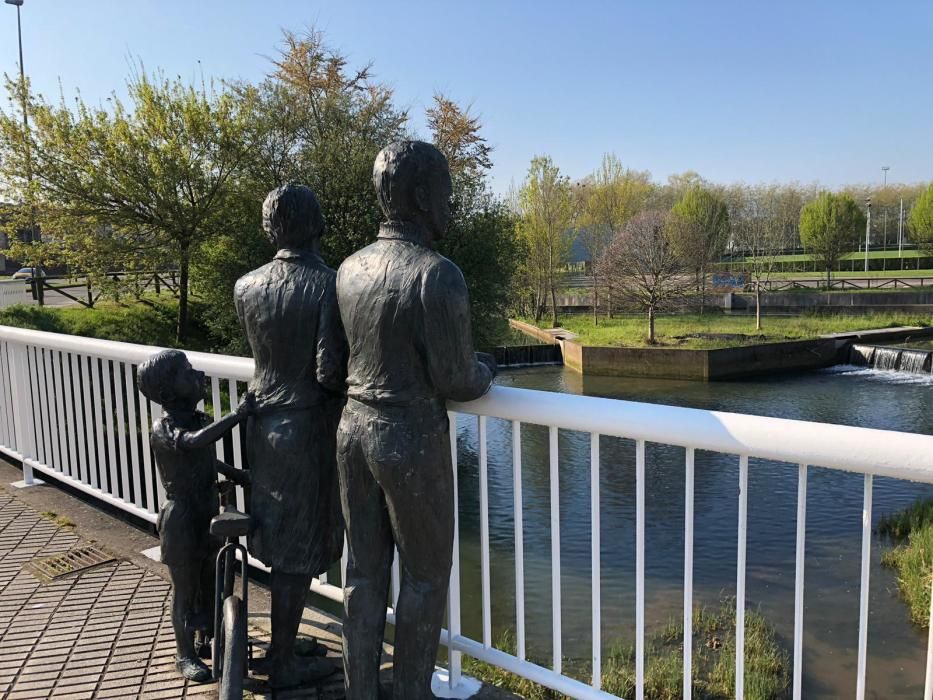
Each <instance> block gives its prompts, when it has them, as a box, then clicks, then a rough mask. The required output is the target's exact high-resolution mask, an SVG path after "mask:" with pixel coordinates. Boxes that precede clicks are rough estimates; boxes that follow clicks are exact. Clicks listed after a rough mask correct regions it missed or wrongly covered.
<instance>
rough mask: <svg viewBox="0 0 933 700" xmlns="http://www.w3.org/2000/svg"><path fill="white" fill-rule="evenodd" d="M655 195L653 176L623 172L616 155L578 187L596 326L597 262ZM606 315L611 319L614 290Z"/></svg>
mask: <svg viewBox="0 0 933 700" xmlns="http://www.w3.org/2000/svg"><path fill="white" fill-rule="evenodd" d="M651 191H652V185H651V179H650V175H649V174H648V173H646V172H637V171H633V170H627V169H625V168H623V167H622V162H621V161H620V160H619V158H618V157H617V156H616V155H615V154H613V153H607V154H606V155H604V156H603V161H602V164H601V165H600V167H599V169H598V170H596V172H594V173H593V174H592V176H590V177H589V178H587V179H586V180H585V181H583V182H582V183H580V184H579V186H578V187H577V193H578V195H579V197H580V199H581V200H582V201H581V203H580V205H579V209H580V217H581V220H580V225H581V226H580V228H579V229H578V231H577V239H578V240H579V241H580V242H581V243H582V245H583V247H584V248H585V249H586V252H587V253H588V254H589V257H590V261H591V267H590V276H591V277H592V280H593V324H594V325H598V323H599V319H598V316H597V307H598V306H599V279H600V275H599V269H598V266H597V265H596V261H597V260H599V259H600V258H601V257H602V255H603V253H604V252H605V250H606V247H607V246H608V245H609V242H610V241H611V240H612V237H613V235H614V234H615V233H617V232H618V231H620V230H621V229H622V226H623V224H625V222H626V221H628V220H629V219H630V218H631V217H632V216H634V215H635V214H636V213H638V212H639V211H641V210H642V209H643V208H644V206H645V203H646V202H647V200H648V196H649V195H650V193H651ZM606 312H607V315H608V316H609V317H610V318H611V317H612V297H611V289H610V297H609V303H608V304H607V311H606Z"/></svg>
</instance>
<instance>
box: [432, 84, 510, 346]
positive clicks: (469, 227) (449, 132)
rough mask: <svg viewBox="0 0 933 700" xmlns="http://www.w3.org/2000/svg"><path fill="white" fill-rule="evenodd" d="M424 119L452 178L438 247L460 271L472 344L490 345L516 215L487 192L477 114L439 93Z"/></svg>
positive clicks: (504, 298) (505, 297)
mask: <svg viewBox="0 0 933 700" xmlns="http://www.w3.org/2000/svg"><path fill="white" fill-rule="evenodd" d="M426 117H427V125H428V129H429V130H430V131H431V134H432V138H433V141H434V144H435V145H436V146H437V147H438V150H440V151H441V153H443V154H444V155H445V156H446V158H447V162H448V164H449V165H450V173H451V180H452V182H453V196H452V209H453V213H454V215H453V219H452V220H451V222H450V226H449V227H448V229H447V235H446V236H445V238H444V239H443V240H442V241H440V243H439V244H438V246H437V249H438V251H439V252H440V253H442V254H443V255H445V256H447V257H449V258H450V259H451V260H453V261H454V262H455V263H457V265H459V267H460V269H461V270H462V271H463V276H464V278H465V279H466V283H467V288H468V289H469V291H470V311H471V314H472V327H473V335H474V343H475V344H476V345H477V346H478V347H489V346H491V345H493V344H494V342H495V336H496V331H497V328H498V327H499V326H501V325H502V324H503V323H504V320H505V316H506V313H507V310H508V306H509V301H510V294H511V290H512V279H513V276H514V274H515V270H516V268H517V267H518V264H519V251H520V248H519V245H518V242H517V240H516V239H515V236H514V231H515V219H514V216H513V215H512V213H511V211H510V210H509V208H508V207H507V206H506V204H505V203H504V202H503V201H502V200H501V199H498V198H496V197H495V196H494V195H493V194H492V193H491V192H490V190H489V187H488V183H487V174H488V171H489V169H490V168H491V167H492V160H491V154H492V148H491V147H490V146H489V144H488V143H487V142H486V140H485V139H484V138H483V137H482V135H481V134H480V131H481V129H482V123H481V121H480V119H479V117H477V116H475V115H473V114H471V113H470V110H469V109H463V108H461V107H460V106H459V105H457V104H456V103H455V102H454V101H453V100H451V99H449V98H447V97H445V96H444V95H442V94H435V95H434V103H433V105H432V106H431V107H430V108H429V109H428V110H427V113H426Z"/></svg>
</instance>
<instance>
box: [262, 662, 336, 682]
mask: <svg viewBox="0 0 933 700" xmlns="http://www.w3.org/2000/svg"><path fill="white" fill-rule="evenodd" d="M336 672H337V667H336V666H335V665H334V664H333V663H332V662H330V661H327V660H326V659H323V658H321V657H319V656H311V657H304V658H297V657H294V656H293V657H292V658H291V659H289V660H288V661H287V662H285V663H277V664H275V665H274V666H273V668H272V675H270V676H269V687H270V688H274V689H283V688H296V687H299V686H302V685H311V684H314V683H319V682H320V681H322V680H324V679H325V678H328V677H330V676H332V675H333V674H334V673H336Z"/></svg>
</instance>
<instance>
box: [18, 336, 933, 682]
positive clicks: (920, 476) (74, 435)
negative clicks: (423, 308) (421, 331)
mask: <svg viewBox="0 0 933 700" xmlns="http://www.w3.org/2000/svg"><path fill="white" fill-rule="evenodd" d="M158 349H159V348H154V347H148V346H142V345H132V344H127V343H116V342H110V341H101V340H93V339H88V338H80V337H76V336H67V335H59V334H54V333H44V332H39V331H28V330H22V329H16V328H8V327H2V326H0V452H2V453H5V454H6V455H8V456H10V457H12V458H14V459H17V460H21V461H22V464H23V473H24V480H25V481H27V482H31V481H32V480H33V478H34V476H33V474H34V472H38V473H40V474H43V475H46V476H49V477H52V478H54V479H56V480H58V481H61V482H64V483H66V484H68V485H70V486H72V487H74V488H77V489H79V490H81V491H83V492H84V493H86V494H89V495H91V496H93V497H95V498H97V499H99V500H101V501H103V502H106V503H108V504H110V505H112V506H115V507H117V508H120V509H122V510H124V511H127V512H129V513H132V514H134V515H136V516H138V517H140V518H143V519H145V520H147V521H149V522H155V519H156V513H157V506H158V503H159V501H160V499H161V498H162V495H163V494H162V492H161V487H160V485H159V483H158V479H157V477H156V474H155V470H154V464H153V460H152V456H151V453H150V450H149V444H148V435H149V423H150V420H151V417H153V416H155V415H157V414H158V412H159V410H160V409H159V407H158V406H157V405H155V404H152V403H151V402H148V401H147V400H146V399H145V398H144V397H142V396H141V395H140V394H139V392H138V390H137V389H136V382H135V370H136V367H137V365H138V364H139V363H140V362H142V361H143V360H145V359H146V358H148V357H149V356H150V355H151V354H152V353H153V352H156V351H157V350H158ZM188 357H189V358H190V360H191V362H192V364H193V365H194V366H195V367H196V368H198V369H200V370H203V371H204V372H205V373H206V374H207V375H208V377H209V378H210V385H211V405H212V409H213V412H214V414H215V416H219V415H220V414H221V413H222V412H225V411H228V410H232V409H233V408H235V406H236V405H237V402H238V397H239V396H240V395H241V391H242V389H243V388H244V385H245V382H247V381H248V380H249V379H250V377H251V376H252V371H253V363H252V361H251V360H249V359H245V358H238V357H230V356H223V355H212V354H206V353H196V352H189V353H188ZM449 410H450V412H451V417H452V418H454V419H455V418H456V415H457V414H460V415H466V416H472V418H471V420H476V425H477V431H478V432H477V436H478V466H479V484H480V489H479V497H478V498H479V514H480V572H479V573H480V579H481V600H482V604H481V612H480V614H481V617H482V624H481V630H482V633H481V639H479V640H476V639H471V638H469V637H467V636H465V635H464V634H463V633H462V628H461V592H460V581H461V571H460V565H461V562H460V555H459V552H460V547H459V512H458V513H457V518H458V523H457V527H456V528H455V547H454V560H453V568H452V572H451V584H450V598H449V606H448V629H446V630H444V631H443V633H442V641H443V643H444V644H446V645H447V646H448V647H449V649H450V655H449V667H450V668H449V674H448V678H449V680H448V682H449V683H450V684H451V685H452V686H456V685H458V684H459V683H460V679H461V671H460V665H461V654H463V653H465V654H468V655H470V656H473V657H475V658H477V659H480V660H482V661H485V662H488V663H490V664H494V665H496V666H499V667H501V668H503V669H505V670H508V671H511V672H513V673H516V674H519V675H521V676H524V677H526V678H528V679H530V680H532V681H535V682H538V683H541V684H543V685H546V686H548V687H550V688H552V689H554V690H557V691H559V692H562V693H565V694H567V695H569V696H571V697H574V698H611V697H614V696H611V695H609V694H608V693H606V692H604V691H602V690H600V687H601V673H602V672H601V668H602V663H601V662H602V656H603V654H602V647H601V635H600V630H601V619H600V609H601V596H600V589H601V586H600V584H601V574H600V555H599V552H600V540H599V538H600V508H599V501H600V498H599V485H600V480H599V476H600V466H601V465H600V448H599V438H600V436H614V437H620V438H627V439H630V440H634V441H635V481H636V489H635V505H636V508H635V510H636V513H635V529H636V531H635V551H636V566H635V579H636V580H635V680H636V691H635V697H636V698H637V699H638V700H641V699H642V698H643V697H644V672H645V666H644V656H645V446H646V443H660V444H665V445H674V446H679V447H683V448H686V460H685V472H684V474H685V480H684V488H685V533H684V600H683V604H684V635H685V639H688V640H689V639H691V627H690V626H691V620H692V609H693V528H694V522H693V487H694V480H693V476H694V474H693V472H694V469H693V467H694V456H695V452H696V450H708V451H713V452H719V453H726V454H731V455H735V456H736V459H737V462H738V466H739V477H738V483H737V486H738V494H737V499H738V523H737V526H738V527H737V533H738V538H737V543H736V547H737V564H738V566H737V574H736V679H737V681H736V688H735V696H736V698H740V699H741V698H743V696H744V687H743V678H744V632H745V573H746V572H745V569H746V566H745V564H746V550H745V546H746V532H747V515H748V508H747V503H748V501H747V486H748V460H749V458H750V457H755V458H764V459H771V460H778V461H782V462H789V463H791V464H797V465H799V467H798V489H797V540H796V571H795V583H794V644H793V696H794V698H800V697H801V691H802V660H803V623H804V620H803V592H804V553H805V540H804V535H805V531H806V502H807V473H808V467H809V466H820V467H828V468H832V469H838V470H845V471H849V472H856V473H860V474H863V475H864V487H863V488H864V499H863V518H862V566H861V583H860V586H861V588H860V601H859V603H860V604H859V637H858V665H857V670H856V672H857V691H856V696H857V697H858V698H860V699H861V698H864V696H865V672H866V661H867V634H868V627H867V625H868V582H869V569H870V566H869V565H870V555H871V552H870V548H871V509H872V481H873V477H875V476H883V477H892V478H897V479H907V480H912V481H918V482H926V483H933V437H931V436H926V435H917V434H910V433H898V432H892V431H882V430H872V429H867V428H854V427H845V426H839V425H827V424H822V423H819V424H818V423H808V422H803V421H795V420H784V419H777V418H764V417H758V416H748V415H740V414H733V413H722V412H716V411H704V410H697V409H689V408H676V407H671V406H660V405H654V404H642V403H634V402H628V401H618V400H613V399H601V398H593V397H584V396H573V395H567V394H557V393H550V392H540V391H531V390H525V389H514V388H506V387H493V389H492V390H491V391H490V392H489V393H488V394H487V395H486V396H484V397H483V398H481V399H479V400H477V401H473V402H470V403H466V404H451V405H450V406H449ZM490 418H494V419H502V420H505V421H508V422H510V423H511V426H512V433H511V439H512V455H511V456H512V469H513V475H512V476H513V480H512V483H513V487H514V493H513V503H512V508H513V515H514V516H516V517H514V518H513V520H514V538H515V580H516V588H515V621H516V647H517V649H516V653H515V654H514V655H513V654H510V653H507V652H505V651H503V650H500V649H496V648H495V647H494V645H493V640H492V604H491V590H490V548H489V503H488V499H489V485H488V455H487V422H488V420H489V419H490ZM454 424H455V423H454ZM522 424H533V425H541V426H546V427H547V428H548V438H549V439H548V466H549V470H550V474H549V486H550V513H551V516H550V529H551V572H552V591H551V592H552V595H551V598H552V630H551V633H552V652H553V654H552V663H551V666H550V667H549V668H547V667H544V666H541V665H539V664H535V663H533V662H531V661H530V660H528V659H527V657H526V639H525V613H526V611H525V600H524V582H525V572H524V550H523V536H524V535H523V531H522V520H523V519H522V517H521V514H522V512H523V497H522V488H521V485H522V451H521V448H520V445H521V429H522ZM558 430H574V431H582V432H583V433H587V434H589V435H590V458H589V462H590V479H591V513H590V518H591V531H592V535H591V537H592V555H591V558H592V562H591V579H592V628H591V629H592V671H591V681H590V682H589V683H583V682H581V681H579V680H575V679H573V678H570V677H569V676H567V675H565V674H563V673H562V669H561V641H562V631H561V583H560V581H561V577H560V517H559V513H560V508H559V503H560V488H559V481H558V475H559V470H560V464H559V458H558V439H557V438H558ZM240 440H241V436H240V432H239V428H237V429H235V431H234V433H233V439H232V448H233V460H234V464H235V465H237V466H242V457H241V454H242V452H241V447H242V445H241V442H240ZM223 449H224V448H223V447H222V446H221V445H220V444H219V443H218V446H217V450H218V455H219V456H220V455H222V454H223ZM457 452H458V451H457V431H456V430H451V454H452V456H453V463H454V470H455V474H456V471H457ZM456 483H457V480H456V479H454V484H455V485H456ZM455 502H457V501H456V499H455ZM342 564H343V566H341V572H342V571H343V570H345V559H344V562H342ZM341 576H342V574H341ZM312 589H313V590H314V591H315V592H317V593H320V594H322V595H324V596H326V597H328V598H330V599H333V600H337V601H339V600H341V599H342V590H341V588H340V586H336V585H334V584H333V583H328V581H327V577H326V576H323V577H321V579H320V580H316V581H315V582H314V584H313V585H312ZM397 593H398V567H397V565H396V566H394V567H393V582H392V589H391V596H392V601H393V603H394V600H395V598H396V596H397ZM392 618H393V615H392V610H391V607H390V609H389V619H390V621H392ZM931 619H933V607H931ZM931 630H933V626H931ZM692 660H693V652H692V648H691V644H685V645H684V686H683V687H684V697H685V698H689V697H690V696H691V685H692V684H691V679H692V677H691V669H692ZM924 697H925V698H927V700H930V699H931V698H933V632H931V636H930V644H929V646H928V655H927V679H926V690H925V696H924Z"/></svg>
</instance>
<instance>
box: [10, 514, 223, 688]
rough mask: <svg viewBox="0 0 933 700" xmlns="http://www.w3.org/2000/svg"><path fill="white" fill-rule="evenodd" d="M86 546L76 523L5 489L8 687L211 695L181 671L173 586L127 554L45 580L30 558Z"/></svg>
mask: <svg viewBox="0 0 933 700" xmlns="http://www.w3.org/2000/svg"><path fill="white" fill-rule="evenodd" d="M78 544H79V539H78V537H76V536H75V535H74V534H73V533H72V532H71V529H70V528H68V527H60V526H59V525H57V524H56V523H55V522H53V521H52V520H50V519H47V518H44V517H42V515H41V514H40V513H38V512H37V511H35V510H33V509H32V508H30V507H29V506H27V505H25V504H24V503H22V502H21V501H19V500H17V499H15V498H12V497H10V496H7V495H0V691H2V693H3V697H4V698H8V699H9V700H26V699H27V698H36V699H37V700H38V699H43V700H44V699H45V698H56V699H61V700H66V699H67V700H79V699H81V700H83V699H85V698H88V699H90V698H135V697H141V698H151V699H152V700H155V699H156V698H193V697H202V698H203V697H211V696H213V695H215V693H216V691H215V689H214V688H213V687H211V686H203V685H187V684H186V683H185V681H184V680H182V679H180V678H179V677H178V675H177V673H176V672H175V668H174V656H175V647H174V641H173V639H172V628H171V620H170V617H169V614H170V605H169V600H170V586H169V584H168V582H166V581H165V580H163V579H161V578H159V577H158V576H155V575H154V574H152V573H149V572H147V571H145V570H144V569H142V568H140V567H138V566H136V565H135V564H133V563H131V562H127V561H119V560H118V561H115V562H112V563H110V564H105V565H103V566H99V567H97V568H94V569H90V570H88V571H87V572H85V573H82V574H80V575H75V576H72V577H68V578H64V579H59V580H56V581H53V582H51V583H42V582H40V580H39V579H38V578H37V577H36V576H35V575H34V574H33V573H32V572H31V570H29V569H28V568H24V565H25V564H27V563H28V562H29V561H30V560H32V559H35V558H38V557H47V556H51V555H54V554H60V553H62V552H66V551H68V550H69V549H72V548H74V547H75V546H77V545H78Z"/></svg>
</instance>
